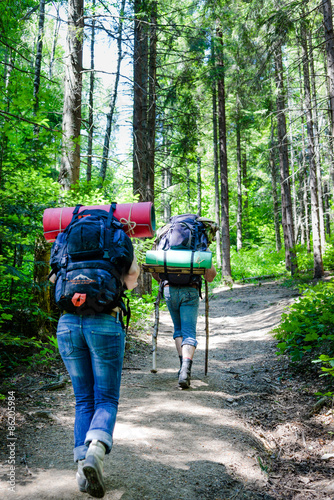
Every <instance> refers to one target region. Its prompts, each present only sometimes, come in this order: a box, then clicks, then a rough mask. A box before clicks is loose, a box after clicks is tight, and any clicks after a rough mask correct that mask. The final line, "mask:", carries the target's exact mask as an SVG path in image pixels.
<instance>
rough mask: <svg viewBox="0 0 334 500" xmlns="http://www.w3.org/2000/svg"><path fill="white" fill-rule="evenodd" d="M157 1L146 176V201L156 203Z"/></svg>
mask: <svg viewBox="0 0 334 500" xmlns="http://www.w3.org/2000/svg"><path fill="white" fill-rule="evenodd" d="M157 41H158V37H157V1H156V0H154V1H153V2H152V4H151V22H150V52H149V56H150V57H149V72H148V78H149V86H148V90H149V92H148V115H147V147H146V149H147V160H146V175H145V181H146V182H145V184H146V186H145V200H144V201H152V202H153V201H154V170H155V124H156V80H157V75H156V73H157Z"/></svg>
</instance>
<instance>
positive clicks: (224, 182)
mask: <svg viewBox="0 0 334 500" xmlns="http://www.w3.org/2000/svg"><path fill="white" fill-rule="evenodd" d="M216 36H217V41H218V43H219V50H218V51H217V72H218V82H217V85H218V126H219V164H220V183H221V185H220V192H221V238H222V278H223V279H224V278H228V279H229V278H231V259H230V228H229V191H228V169H227V147H226V113H225V75H224V72H225V68H224V40H223V32H222V30H221V28H220V27H219V26H218V27H217V29H216Z"/></svg>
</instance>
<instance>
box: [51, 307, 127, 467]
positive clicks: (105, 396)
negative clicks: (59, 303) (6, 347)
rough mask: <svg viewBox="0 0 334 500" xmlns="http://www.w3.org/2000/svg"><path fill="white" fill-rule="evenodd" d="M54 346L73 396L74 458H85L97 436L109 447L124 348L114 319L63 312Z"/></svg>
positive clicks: (117, 398)
mask: <svg viewBox="0 0 334 500" xmlns="http://www.w3.org/2000/svg"><path fill="white" fill-rule="evenodd" d="M57 338H58V347H59V352H60V354H61V357H62V358H63V361H64V363H65V366H66V368H67V371H68V373H69V375H70V377H71V381H72V385H73V390H74V395H75V400H76V404H75V423H74V461H75V462H76V461H78V460H82V459H84V458H85V457H86V452H87V449H88V446H89V443H90V442H91V441H92V440H93V439H98V440H99V441H102V442H103V443H104V444H105V445H106V449H107V453H110V450H111V447H112V435H113V431H114V427H115V422H116V414H117V409H118V400H119V393H120V385H121V374H122V365H123V356H124V347H125V332H124V329H123V327H122V324H121V322H120V320H119V319H118V318H114V317H113V316H110V315H108V314H102V313H97V314H95V315H94V316H90V317H89V316H77V315H75V314H69V313H67V314H64V315H63V316H61V318H60V320H59V323H58V328H57Z"/></svg>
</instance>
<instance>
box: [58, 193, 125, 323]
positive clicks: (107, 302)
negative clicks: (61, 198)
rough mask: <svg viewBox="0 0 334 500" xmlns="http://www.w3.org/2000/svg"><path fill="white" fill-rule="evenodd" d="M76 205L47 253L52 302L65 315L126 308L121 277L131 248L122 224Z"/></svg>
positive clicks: (97, 211) (110, 214)
mask: <svg viewBox="0 0 334 500" xmlns="http://www.w3.org/2000/svg"><path fill="white" fill-rule="evenodd" d="M80 206H81V205H77V206H76V207H75V209H74V211H73V217H72V220H71V222H70V224H69V225H68V226H67V227H66V229H65V230H64V232H62V233H60V234H59V235H58V236H57V239H56V241H55V242H54V244H53V246H52V250H51V258H50V265H51V268H52V271H51V274H56V284H55V301H56V304H57V305H58V307H59V308H60V309H61V310H63V311H66V312H70V313H75V314H79V315H84V314H94V313H96V312H103V313H108V312H110V311H111V310H112V309H114V308H115V307H117V306H119V307H121V308H122V310H123V311H124V313H126V309H125V306H124V302H123V300H122V297H123V296H124V293H123V292H124V286H123V283H122V275H124V274H126V273H127V272H128V270H129V269H130V266H131V263H132V261H133V256H134V254H133V247H132V243H131V241H130V238H129V237H128V236H127V234H126V233H125V232H124V230H123V225H122V224H121V223H120V222H119V221H118V220H117V219H116V218H115V217H114V216H113V212H114V210H115V208H116V204H115V203H114V204H112V205H111V207H110V211H109V213H108V212H107V211H105V210H98V209H92V210H88V209H86V210H84V211H82V212H80V214H79V208H80Z"/></svg>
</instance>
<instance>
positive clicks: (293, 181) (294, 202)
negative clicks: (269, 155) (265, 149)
mask: <svg viewBox="0 0 334 500" xmlns="http://www.w3.org/2000/svg"><path fill="white" fill-rule="evenodd" d="M287 82H288V85H289V79H288V80H287ZM289 95H290V92H289V91H288V108H289V131H290V165H291V184H292V213H293V225H294V229H295V244H296V243H297V229H296V228H297V196H296V179H295V154H294V147H293V133H292V119H291V107H292V105H291V100H290V97H289Z"/></svg>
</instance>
